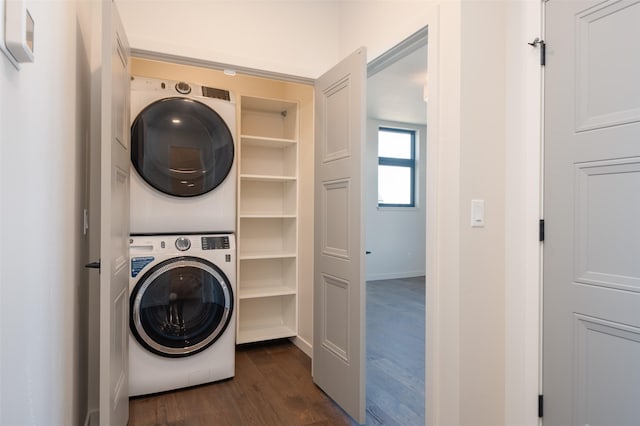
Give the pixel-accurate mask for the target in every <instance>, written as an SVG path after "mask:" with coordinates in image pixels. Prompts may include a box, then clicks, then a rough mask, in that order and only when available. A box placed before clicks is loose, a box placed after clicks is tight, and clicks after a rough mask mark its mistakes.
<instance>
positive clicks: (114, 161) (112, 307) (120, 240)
mask: <svg viewBox="0 0 640 426" xmlns="http://www.w3.org/2000/svg"><path fill="white" fill-rule="evenodd" d="M101 7H102V58H101V60H102V70H101V72H102V74H101V94H100V96H101V111H102V122H101V128H102V129H101V174H102V176H101V185H100V208H101V211H100V224H101V229H100V259H101V268H100V269H101V271H100V424H101V425H126V424H127V421H128V417H129V377H128V360H129V353H128V343H129V334H128V331H129V244H128V240H129V169H130V168H129V158H130V154H129V138H130V136H129V135H130V131H129V93H130V92H129V81H130V80H129V75H130V73H129V46H128V42H127V39H126V35H125V33H124V30H123V27H122V23H121V21H120V18H119V16H118V13H117V10H116V8H115V5H114V4H113V3H112V2H110V1H103V2H102V4H101Z"/></svg>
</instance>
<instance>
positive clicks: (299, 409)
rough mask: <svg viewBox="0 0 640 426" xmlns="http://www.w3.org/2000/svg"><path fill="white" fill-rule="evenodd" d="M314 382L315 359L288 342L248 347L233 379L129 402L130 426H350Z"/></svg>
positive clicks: (239, 350) (238, 356) (239, 352)
mask: <svg viewBox="0 0 640 426" xmlns="http://www.w3.org/2000/svg"><path fill="white" fill-rule="evenodd" d="M350 424H351V422H350V420H349V417H348V416H347V415H346V414H345V413H344V412H343V411H342V410H341V409H340V408H339V407H338V406H337V405H335V404H334V403H333V401H331V399H329V397H327V396H326V395H325V394H324V393H323V392H322V391H321V390H320V389H319V388H318V387H316V386H315V385H314V384H313V381H312V379H311V360H310V359H309V357H307V356H306V355H305V354H304V353H303V352H302V351H300V350H299V349H298V348H297V347H295V346H294V345H293V344H292V343H291V342H289V341H288V340H284V341H277V342H270V343H269V344H258V345H243V346H239V347H238V348H237V350H236V376H235V377H234V378H233V379H230V380H226V381H223V382H218V383H213V384H209V385H203V386H198V387H194V388H190V389H185V390H179V391H175V392H167V393H164V394H160V395H155V396H150V397H146V398H134V399H131V400H130V403H129V426H143V425H144V426H147V425H148V426H150V425H172V426H200V425H202V426H205V425H206V426H209V425H230V426H231V425H233V426H236V425H251V426H253V425H256V426H258V425H283V426H284V425H314V426H316V425H317V426H320V425H350Z"/></svg>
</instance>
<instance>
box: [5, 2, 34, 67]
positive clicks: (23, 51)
mask: <svg viewBox="0 0 640 426" xmlns="http://www.w3.org/2000/svg"><path fill="white" fill-rule="evenodd" d="M4 6H5V7H4V44H5V46H6V47H7V49H8V50H9V53H11V55H12V56H13V57H14V58H15V59H16V61H18V62H33V59H34V56H33V42H34V40H33V36H34V33H35V25H36V23H35V21H34V19H33V16H31V13H30V12H29V9H27V3H26V0H5V5H4Z"/></svg>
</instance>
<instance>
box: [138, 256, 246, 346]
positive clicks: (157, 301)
mask: <svg viewBox="0 0 640 426" xmlns="http://www.w3.org/2000/svg"><path fill="white" fill-rule="evenodd" d="M232 313H233V290H232V288H231V284H230V283H229V280H228V279H227V277H226V276H225V274H224V273H223V272H222V271H221V270H220V269H218V267H217V266H215V265H214V264H213V263H211V262H208V261H206V260H204V259H200V258H196V257H186V256H185V257H177V258H173V259H169V260H166V261H164V262H162V263H159V264H157V265H156V266H154V267H153V268H151V269H150V270H149V271H148V272H147V273H146V274H145V275H143V277H142V278H141V279H140V281H138V283H137V285H136V286H135V288H134V289H133V292H132V293H131V316H130V318H131V322H130V326H131V332H132V333H133V335H134V336H135V338H136V340H137V341H138V342H139V343H140V344H141V345H142V346H144V347H145V348H146V349H148V350H149V351H151V352H153V353H155V354H158V355H162V356H166V357H184V356H189V355H193V354H196V353H198V352H200V351H202V350H204V349H206V348H207V347H209V346H210V345H212V344H213V343H214V342H215V341H216V340H217V339H218V338H219V337H220V336H221V335H222V333H223V332H224V331H225V329H226V328H227V326H228V325H229V321H230V320H231V314H232Z"/></svg>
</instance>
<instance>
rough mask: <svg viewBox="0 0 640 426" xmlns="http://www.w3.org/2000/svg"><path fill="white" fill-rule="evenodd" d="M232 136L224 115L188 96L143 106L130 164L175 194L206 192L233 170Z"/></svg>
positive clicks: (151, 182) (157, 186)
mask: <svg viewBox="0 0 640 426" xmlns="http://www.w3.org/2000/svg"><path fill="white" fill-rule="evenodd" d="M233 157H234V145H233V136H232V135H231V132H230V130H229V128H228V127H227V125H226V123H225V122H224V120H223V119H222V117H220V115H219V114H218V113H217V112H215V111H214V110H212V109H211V108H209V107H208V106H206V105H205V104H203V103H201V102H198V101H196V100H193V99H187V98H166V99H161V100H159V101H157V102H154V103H152V104H151V105H149V106H147V107H146V108H145V109H143V110H142V111H141V112H140V114H138V116H137V117H136V119H135V121H134V122H133V124H132V125H131V163H132V164H133V167H134V168H135V169H136V171H137V172H138V173H139V174H140V176H141V177H142V178H143V179H144V180H145V181H146V182H147V183H148V184H149V185H151V186H152V187H153V188H155V189H157V190H158V191H161V192H163V193H165V194H168V195H172V196H176V197H195V196H198V195H202V194H206V193H207V192H209V191H211V190H213V189H214V188H216V187H217V186H218V185H220V184H221V183H222V182H223V181H224V180H225V178H226V177H227V175H228V174H229V171H230V170H231V166H232V165H233Z"/></svg>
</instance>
